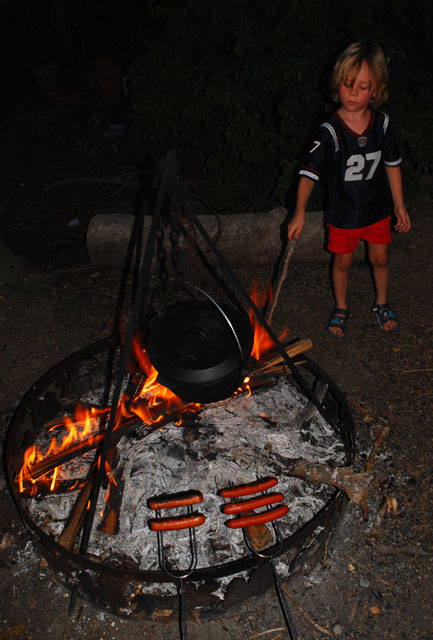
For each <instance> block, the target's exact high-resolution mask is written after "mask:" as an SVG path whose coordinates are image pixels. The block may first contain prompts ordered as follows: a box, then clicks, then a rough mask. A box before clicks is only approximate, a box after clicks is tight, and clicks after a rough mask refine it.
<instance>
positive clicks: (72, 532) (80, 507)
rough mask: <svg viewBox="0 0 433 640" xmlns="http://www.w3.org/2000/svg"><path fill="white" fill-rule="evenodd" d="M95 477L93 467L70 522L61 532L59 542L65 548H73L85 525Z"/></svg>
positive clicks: (76, 502)
mask: <svg viewBox="0 0 433 640" xmlns="http://www.w3.org/2000/svg"><path fill="white" fill-rule="evenodd" d="M93 477H94V469H93V468H92V469H91V472H90V474H89V477H88V478H87V480H86V484H85V485H84V487H83V488H82V489H81V491H80V493H79V494H78V498H77V500H76V501H75V504H74V507H73V509H72V511H71V514H70V516H69V519H68V522H67V523H66V526H65V528H64V529H63V531H62V533H61V534H60V537H59V540H58V542H59V544H61V545H62V547H65V549H69V550H71V549H72V547H73V546H74V542H75V539H76V537H77V535H78V534H79V532H80V530H81V527H82V526H83V523H84V516H85V514H86V507H87V504H88V502H89V498H90V493H91V491H92V479H93Z"/></svg>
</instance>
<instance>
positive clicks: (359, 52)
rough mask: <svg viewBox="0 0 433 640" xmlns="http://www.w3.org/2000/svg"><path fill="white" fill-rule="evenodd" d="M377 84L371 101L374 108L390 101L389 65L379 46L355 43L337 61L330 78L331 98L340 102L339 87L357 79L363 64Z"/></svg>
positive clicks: (368, 43)
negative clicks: (364, 63)
mask: <svg viewBox="0 0 433 640" xmlns="http://www.w3.org/2000/svg"><path fill="white" fill-rule="evenodd" d="M364 61H365V62H366V64H367V66H368V68H369V71H370V73H371V74H372V75H373V76H374V78H375V80H376V82H377V89H376V93H375V94H374V96H373V97H372V99H371V104H372V106H373V107H378V106H380V105H381V104H383V103H384V102H386V100H387V99H388V65H387V64H386V59H385V54H384V53H383V50H382V48H381V47H380V46H379V45H377V44H372V43H370V42H353V43H352V44H350V45H349V46H348V47H347V48H346V49H345V50H344V51H343V53H342V54H340V56H339V57H338V59H337V62H336V63H335V65H334V70H333V72H332V75H331V78H330V82H329V84H330V90H331V97H332V99H333V100H334V101H335V102H338V99H339V95H338V87H339V86H340V85H341V84H345V83H347V82H350V80H351V79H353V78H356V76H357V75H358V73H359V70H360V69H361V65H362V63H363V62H364Z"/></svg>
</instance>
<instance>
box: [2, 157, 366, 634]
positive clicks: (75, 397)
mask: <svg viewBox="0 0 433 640" xmlns="http://www.w3.org/2000/svg"><path fill="white" fill-rule="evenodd" d="M169 160H170V158H168V159H167V161H166V165H165V169H164V173H163V175H162V178H161V184H160V190H159V193H158V198H157V203H156V206H155V212H154V215H153V220H152V227H151V232H150V235H149V239H148V243H147V246H146V251H145V254H144V257H143V259H142V263H141V271H140V275H139V278H138V283H137V288H136V293H135V296H134V300H133V306H132V310H131V315H130V321H129V326H128V331H127V333H126V335H125V336H124V339H123V341H122V343H121V341H120V337H118V335H117V333H116V334H115V336H116V337H113V338H110V339H106V340H103V341H100V342H98V343H96V344H94V345H91V346H88V347H86V348H85V349H83V350H82V351H80V352H78V353H77V354H75V355H73V356H71V357H70V358H68V359H66V360H65V361H63V362H61V363H59V364H58V365H57V366H55V367H54V368H53V369H51V370H50V371H48V372H47V373H46V374H45V375H44V376H43V377H42V378H41V379H40V380H39V381H38V382H36V383H35V384H34V385H33V386H32V388H31V389H30V391H29V392H28V393H27V394H26V395H25V396H24V398H23V399H22V401H21V403H20V404H19V406H18V409H17V411H16V413H15V415H14V417H13V419H12V421H11V424H10V428H9V431H8V436H7V440H6V446H5V461H6V464H5V467H6V475H7V480H8V484H9V487H10V490H11V493H12V496H13V498H14V501H15V504H16V506H17V509H18V511H19V513H20V515H21V517H22V519H23V520H24V522H25V523H26V525H27V526H28V528H29V531H30V535H31V537H32V540H33V542H34V544H35V545H36V547H37V548H38V550H39V552H40V553H41V554H42V555H43V556H44V557H45V558H46V560H47V562H48V564H49V565H50V566H51V568H52V569H53V570H54V572H55V575H56V578H57V580H58V581H59V582H61V583H62V584H63V585H65V586H66V587H67V588H68V589H70V590H71V606H73V604H74V602H75V600H76V598H77V597H78V596H80V597H82V598H84V599H86V600H89V601H91V602H92V603H93V604H95V605H96V606H98V607H101V608H102V609H103V610H105V611H110V612H112V613H115V614H117V615H121V616H132V617H139V618H142V617H147V616H149V615H152V614H153V613H157V614H160V615H165V614H167V613H168V614H170V613H171V612H173V611H176V610H177V609H178V605H177V602H178V599H177V595H176V591H177V589H176V587H178V586H179V584H180V585H181V593H182V605H183V604H184V600H183V591H185V595H186V599H187V602H188V608H189V610H190V611H191V610H195V611H196V612H197V613H199V614H200V616H201V617H210V616H217V615H221V614H222V613H223V612H226V611H228V610H230V609H231V608H232V607H235V606H238V605H239V604H240V603H242V602H243V601H244V600H245V599H246V598H248V597H251V596H253V595H261V594H263V593H264V592H265V591H266V590H267V589H268V588H269V587H270V586H271V585H272V583H273V579H275V577H276V576H277V575H278V576H279V574H280V573H281V574H282V575H285V576H289V575H290V574H292V573H293V572H294V571H295V570H296V568H297V567H298V566H299V565H301V564H302V563H303V562H304V561H305V559H306V558H307V557H308V556H310V555H314V554H316V553H318V552H319V551H320V550H321V549H322V548H324V546H325V544H326V542H327V541H328V540H329V537H330V535H331V534H332V533H333V531H334V530H335V528H336V526H337V523H338V520H339V517H340V515H341V512H342V509H343V507H344V504H345V501H346V494H345V492H344V491H346V488H345V485H344V483H342V482H341V481H340V473H339V472H340V471H344V470H345V468H347V466H348V465H350V464H351V461H352V455H353V450H354V433H353V422H352V418H351V415H350V411H349V409H348V406H347V403H346V401H345V398H344V396H343V394H342V393H341V392H340V391H339V390H338V388H337V387H336V385H335V384H334V383H333V381H332V380H331V379H330V378H329V377H328V376H327V375H326V374H325V373H324V372H323V371H322V370H321V369H320V367H318V366H317V365H316V364H315V363H314V362H313V361H311V360H310V359H308V358H306V357H305V355H304V351H305V350H306V349H308V348H309V347H310V346H312V345H311V343H309V341H299V342H298V343H294V344H289V345H286V346H284V345H283V344H282V343H281V341H280V339H279V338H278V337H277V336H276V335H275V334H274V332H273V330H272V329H271V327H270V326H269V325H268V324H267V322H266V321H265V319H264V318H263V317H262V315H261V312H260V311H259V309H258V307H257V305H256V303H255V302H254V301H253V300H252V298H250V296H249V295H248V294H247V293H246V292H245V290H244V289H243V287H242V286H241V285H240V283H238V282H237V280H236V278H235V276H234V274H233V272H232V271H231V270H230V267H229V265H228V264H227V263H226V262H225V261H224V258H223V257H222V256H221V255H220V254H219V252H218V250H217V248H216V247H215V246H214V245H213V243H212V241H211V239H210V238H209V237H208V236H207V235H206V232H205V231H204V229H203V228H202V227H201V226H200V223H199V222H198V221H197V219H196V217H195V216H194V214H192V213H191V214H190V216H191V221H192V222H193V223H194V224H195V225H196V227H197V229H198V230H199V231H200V233H201V234H202V235H203V237H204V238H205V240H206V241H207V242H208V244H209V247H210V248H211V249H212V250H213V251H214V252H215V254H216V255H217V257H218V258H219V260H220V261H221V265H222V266H223V269H224V273H225V274H226V275H228V276H229V277H230V278H231V279H232V281H233V283H234V284H235V286H236V288H237V289H238V292H240V294H241V296H242V297H243V299H244V302H246V304H247V305H248V307H249V318H250V319H249V322H248V318H247V316H246V314H245V311H244V310H243V309H242V308H241V306H240V304H239V303H237V302H236V301H235V298H234V296H233V295H230V296H228V297H229V300H230V304H229V305H228V306H227V305H226V304H225V303H221V304H219V303H217V302H216V301H215V300H213V299H211V298H210V296H209V295H207V294H206V296H207V297H208V298H209V300H210V302H211V304H210V306H209V304H208V302H209V300H208V301H207V302H206V304H205V305H204V306H203V304H202V303H200V304H198V303H197V305H195V303H194V304H193V305H191V304H188V305H186V306H184V307H182V309H183V311H182V322H179V323H178V322H177V321H176V319H177V317H178V316H177V315H176V313H175V314H174V315H173V314H172V315H170V313H169V314H168V315H166V316H165V320H164V317H163V320H162V322H157V323H156V325H155V324H154V325H153V328H152V316H151V314H149V316H148V318H147V319H145V318H144V312H143V308H144V294H145V292H146V287H147V286H148V282H149V275H150V270H151V263H152V255H153V246H154V242H155V237H156V234H157V230H158V225H159V222H160V214H161V208H162V204H163V200H164V195H165V194H166V192H167V193H171V194H172V201H171V204H170V210H172V209H173V208H174V209H176V208H177V209H178V208H179V207H180V208H181V209H182V208H185V206H186V205H187V204H188V203H189V202H190V197H189V196H187V195H185V194H181V195H182V197H180V196H179V194H178V193H176V189H175V185H176V183H175V182H174V176H175V169H176V168H175V166H174V164H173V163H170V162H169ZM170 176H171V179H172V184H171V185H170ZM173 194H174V195H173ZM175 196H176V197H175ZM177 226H178V227H181V222H180V219H178V220H177ZM178 231H179V229H178ZM182 232H183V233H186V231H185V229H184V230H183V231H182ZM138 235H140V234H138ZM131 255H132V253H131ZM193 288H194V289H196V290H198V291H201V293H204V292H203V291H202V290H201V289H199V288H198V287H193ZM234 301H235V302H236V307H237V308H236V309H235V310H233V308H232V306H231V304H232V303H233V302H234ZM215 308H216V309H215ZM191 309H194V310H195V311H194V313H192V314H191ZM197 309H199V310H200V312H199V313H198V314H197V313H196V310H197ZM212 314H213V315H212ZM215 314H216V315H215ZM197 317H200V321H198V320H197ZM245 318H247V319H246V321H245ZM140 319H141V320H143V319H144V320H145V323H146V322H148V324H147V328H148V329H150V337H149V332H148V334H147V338H148V339H147V340H144V341H143V339H142V336H143V330H142V329H143V327H141V329H140V327H139V326H138V325H139V324H140V323H139V320H140ZM145 323H144V326H146V324H145ZM167 324H168V326H169V327H171V328H174V331H173V336H174V338H173V341H172V342H170V343H169V344H168V345H167V344H166V343H165V335H166V334H165V330H166V325H167ZM250 324H251V325H253V326H254V340H253V338H252V335H251V326H250ZM179 326H180V329H179ZM260 335H261V336H262V337H263V336H264V337H265V338H266V340H267V348H268V349H271V352H270V353H268V354H267V355H266V356H265V357H263V356H262V354H261V353H260V352H259V350H258V349H259V345H258V343H259V342H260V340H257V337H258V336H260ZM147 345H148V346H149V352H152V353H151V357H152V358H154V359H155V362H158V367H160V368H161V372H159V371H158V370H157V369H155V367H154V364H153V360H152V362H151V361H150V359H149V355H148V353H147ZM173 353H175V354H176V358H175V359H174V360H172V354H173ZM245 373H248V375H247V376H245ZM165 384H166V385H167V386H164V385H165ZM237 385H238V388H236V386H237ZM176 393H178V394H179V395H176ZM179 396H182V398H181V397H179ZM197 401H199V402H201V404H197ZM343 475H344V474H343ZM277 484H278V487H277V488H276V491H274V492H269V491H268V490H269V489H270V488H272V487H274V486H275V485H277ZM342 489H343V490H342ZM253 494H257V495H253ZM241 496H247V500H246V501H245V502H243V501H242V500H241V501H239V497H241ZM227 499H230V501H229V502H227ZM192 505H199V507H200V509H199V511H194V510H193V507H192ZM275 505H277V506H275ZM165 509H168V510H169V511H170V513H169V514H168V517H164V516H165V514H162V513H161V512H162V511H163V510H165ZM276 519H278V526H277V524H276V523H275V522H274V520H276ZM195 525H199V527H198V529H199V530H198V531H197V535H196V542H195V541H194V534H195V531H194V534H193V533H192V531H191V529H192V528H193V527H195ZM241 531H243V532H244V533H245V537H244V536H243V535H242V532H241ZM162 532H164V541H163V540H162ZM245 542H246V543H247V544H245ZM278 580H279V578H278ZM177 583H179V584H177ZM276 584H277V583H276ZM180 608H181V607H179V610H180ZM182 608H183V607H182ZM183 613H184V617H186V611H184V612H183ZM286 622H288V621H287V618H286ZM289 626H290V624H288V627H289ZM292 637H296V635H295V632H293V633H292Z"/></svg>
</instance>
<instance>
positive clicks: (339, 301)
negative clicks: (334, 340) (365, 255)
mask: <svg viewBox="0 0 433 640" xmlns="http://www.w3.org/2000/svg"><path fill="white" fill-rule="evenodd" d="M352 261H353V252H352V253H337V254H335V259H334V265H333V267H332V284H333V286H334V295H335V306H336V307H337V308H338V309H347V301H346V295H347V283H348V280H349V269H350V267H351V265H352ZM336 315H337V316H338V315H340V314H338V313H337V314H336ZM341 317H344V316H343V315H341ZM329 331H330V332H331V333H334V334H335V335H337V336H340V335H341V334H342V333H343V331H342V330H341V329H339V328H338V327H329Z"/></svg>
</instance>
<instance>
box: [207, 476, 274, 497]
mask: <svg viewBox="0 0 433 640" xmlns="http://www.w3.org/2000/svg"><path fill="white" fill-rule="evenodd" d="M276 484H278V479H277V478H265V479H264V480H257V481H256V482H250V483H248V484H238V486H237V487H227V488H226V489H221V490H220V491H219V492H218V493H219V494H220V496H221V497H222V498H240V497H242V496H249V495H251V494H252V493H259V492H261V491H266V489H270V488H271V487H275V485H276Z"/></svg>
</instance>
